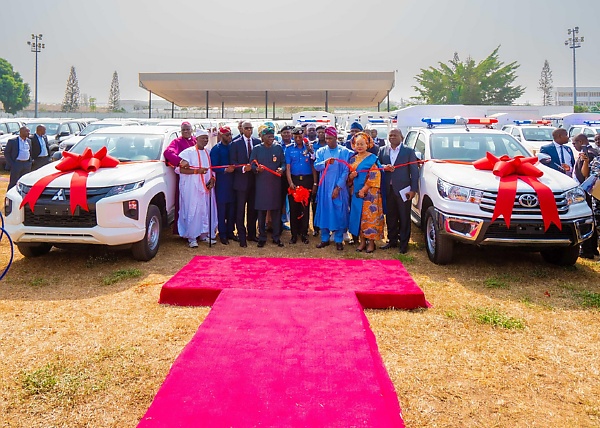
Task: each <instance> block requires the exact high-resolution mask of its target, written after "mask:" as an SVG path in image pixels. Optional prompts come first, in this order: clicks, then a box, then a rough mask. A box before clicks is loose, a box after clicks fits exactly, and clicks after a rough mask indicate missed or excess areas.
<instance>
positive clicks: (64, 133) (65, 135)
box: [58, 131, 71, 137]
mask: <svg viewBox="0 0 600 428" xmlns="http://www.w3.org/2000/svg"><path fill="white" fill-rule="evenodd" d="M69 135H71V134H70V133H69V131H63V132H61V133H60V134H58V136H59V137H68V136H69Z"/></svg>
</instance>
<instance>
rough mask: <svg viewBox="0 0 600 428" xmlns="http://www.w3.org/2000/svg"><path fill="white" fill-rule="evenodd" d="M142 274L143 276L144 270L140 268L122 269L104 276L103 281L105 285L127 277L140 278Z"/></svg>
mask: <svg viewBox="0 0 600 428" xmlns="http://www.w3.org/2000/svg"><path fill="white" fill-rule="evenodd" d="M140 276H142V271H141V270H139V269H121V270H118V271H115V272H113V273H111V274H110V275H109V276H105V277H104V278H102V283H103V284H104V285H112V284H116V283H117V282H120V281H124V280H126V279H130V278H139V277H140Z"/></svg>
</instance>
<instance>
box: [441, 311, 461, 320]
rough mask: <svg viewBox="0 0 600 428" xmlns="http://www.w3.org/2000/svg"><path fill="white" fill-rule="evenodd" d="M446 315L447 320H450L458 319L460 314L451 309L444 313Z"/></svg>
mask: <svg viewBox="0 0 600 428" xmlns="http://www.w3.org/2000/svg"><path fill="white" fill-rule="evenodd" d="M444 315H445V316H446V318H450V319H455V318H458V314H457V313H456V311H453V310H451V309H450V310H447V311H446V312H444Z"/></svg>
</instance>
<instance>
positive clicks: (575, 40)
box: [565, 27, 583, 110]
mask: <svg viewBox="0 0 600 428" xmlns="http://www.w3.org/2000/svg"><path fill="white" fill-rule="evenodd" d="M567 34H568V35H569V36H570V37H569V38H568V39H567V40H565V46H568V47H569V48H570V49H573V110H575V106H576V105H577V66H576V62H575V49H577V48H580V47H581V44H582V43H583V36H581V37H579V36H578V34H579V27H575V28H569V29H568V30H567Z"/></svg>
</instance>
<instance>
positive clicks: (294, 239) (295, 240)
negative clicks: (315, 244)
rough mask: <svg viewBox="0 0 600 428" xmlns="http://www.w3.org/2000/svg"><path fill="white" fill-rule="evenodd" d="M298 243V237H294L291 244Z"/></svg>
mask: <svg viewBox="0 0 600 428" xmlns="http://www.w3.org/2000/svg"><path fill="white" fill-rule="evenodd" d="M296 242H298V237H297V236H292V239H290V244H295V243H296Z"/></svg>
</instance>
